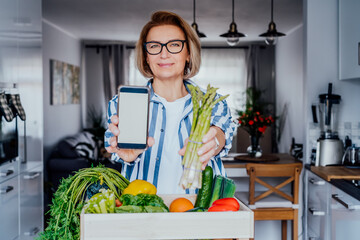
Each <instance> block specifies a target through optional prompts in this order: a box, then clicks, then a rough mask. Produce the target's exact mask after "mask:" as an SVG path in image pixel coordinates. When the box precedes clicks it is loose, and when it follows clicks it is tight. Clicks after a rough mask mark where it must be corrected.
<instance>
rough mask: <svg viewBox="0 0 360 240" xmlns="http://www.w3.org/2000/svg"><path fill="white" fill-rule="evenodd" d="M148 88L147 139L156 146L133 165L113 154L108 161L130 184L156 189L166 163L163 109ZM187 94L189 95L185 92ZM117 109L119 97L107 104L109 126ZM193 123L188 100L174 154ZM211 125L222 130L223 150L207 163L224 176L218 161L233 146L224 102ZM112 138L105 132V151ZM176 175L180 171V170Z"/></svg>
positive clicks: (233, 126)
mask: <svg viewBox="0 0 360 240" xmlns="http://www.w3.org/2000/svg"><path fill="white" fill-rule="evenodd" d="M184 84H185V87H186V86H187V85H188V84H192V85H196V84H195V83H194V82H192V81H191V80H184ZM147 85H148V87H149V88H150V109H149V136H150V137H153V138H154V139H155V144H154V145H153V146H152V147H149V148H148V149H147V150H146V151H145V152H143V153H142V154H140V155H139V156H138V158H137V159H136V160H135V161H134V162H131V163H128V162H125V161H123V160H122V159H121V158H119V156H118V155H117V154H116V153H113V154H112V157H111V159H112V160H113V161H116V162H120V163H122V171H121V174H122V175H123V176H125V177H126V178H127V179H129V180H130V181H133V180H135V179H143V180H146V181H148V182H151V183H152V184H154V185H155V186H156V187H157V185H158V178H159V168H160V165H161V161H165V160H164V159H162V153H163V148H166V147H167V146H166V143H164V136H165V125H166V109H165V107H164V106H163V104H162V103H161V101H160V99H159V98H158V97H157V96H156V94H154V90H153V88H152V81H151V80H150V81H149V82H148V84H147ZM186 88H187V87H186ZM187 90H188V89H187ZM202 91H204V90H202ZM188 92H190V91H189V90H188ZM218 97H219V95H217V96H216V98H218ZM117 105H118V96H117V95H116V96H114V97H113V98H112V99H111V100H110V102H109V107H108V112H107V115H108V123H111V120H110V119H111V117H112V116H113V115H116V114H117ZM192 119H193V104H192V101H191V98H189V99H188V100H187V101H186V102H185V105H184V108H183V111H182V117H181V120H180V126H179V130H178V137H179V143H180V146H179V149H174V151H176V152H177V151H179V150H180V149H181V148H182V147H183V146H184V141H185V139H186V138H188V137H189V136H190V130H191V124H192ZM211 125H213V126H217V127H219V128H221V129H222V130H223V132H224V133H225V146H224V148H223V149H222V150H221V151H220V153H219V154H218V155H216V156H214V157H212V158H211V159H210V161H209V163H208V165H210V166H211V167H212V168H213V171H214V174H220V175H223V176H225V175H226V173H225V168H224V165H223V163H222V161H221V157H224V156H226V155H227V154H228V152H229V150H230V148H231V146H232V139H233V134H234V131H235V124H234V123H233V121H232V118H231V113H230V109H229V108H228V105H227V103H226V101H225V100H223V101H221V102H219V103H218V104H216V105H215V107H214V109H213V111H212V114H211ZM112 136H113V134H112V133H111V131H110V130H109V129H107V130H106V132H105V147H108V146H110V138H111V137H112ZM179 171H182V169H179ZM184 193H194V191H189V190H186V191H184Z"/></svg>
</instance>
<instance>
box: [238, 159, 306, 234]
mask: <svg viewBox="0 0 360 240" xmlns="http://www.w3.org/2000/svg"><path fill="white" fill-rule="evenodd" d="M301 169H302V163H301V162H298V163H291V164H260V163H249V164H246V170H247V173H248V175H249V176H250V179H249V193H248V194H247V193H239V192H237V193H236V194H235V195H236V197H237V198H239V199H240V200H242V201H243V202H244V203H246V202H248V204H249V207H250V209H252V210H253V211H254V220H255V221H258V220H281V228H282V239H283V240H285V239H286V238H287V220H292V239H293V240H297V239H298V208H299V205H298V203H299V175H300V172H301ZM270 177H271V178H270ZM265 178H267V180H265ZM277 178H280V180H281V182H280V184H278V183H276V184H273V183H269V180H272V181H275V180H276V179H277ZM284 178H286V180H284ZM278 180H279V179H278ZM255 183H259V184H260V185H261V187H262V188H263V189H265V190H263V191H260V192H258V191H255ZM288 184H291V185H292V187H291V190H289V189H287V191H286V190H282V188H283V187H285V186H286V185H288ZM274 185H276V186H274ZM264 187H265V188H264Z"/></svg>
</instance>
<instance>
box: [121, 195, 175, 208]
mask: <svg viewBox="0 0 360 240" xmlns="http://www.w3.org/2000/svg"><path fill="white" fill-rule="evenodd" d="M119 200H120V202H121V203H122V205H121V206H120V207H116V208H115V212H116V213H142V212H143V213H153V212H169V209H168V207H167V206H166V205H165V203H164V201H163V200H162V198H161V197H159V196H157V195H155V194H146V193H140V194H137V195H132V194H123V195H121V197H120V199H119Z"/></svg>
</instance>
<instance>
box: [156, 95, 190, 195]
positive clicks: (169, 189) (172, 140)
mask: <svg viewBox="0 0 360 240" xmlns="http://www.w3.org/2000/svg"><path fill="white" fill-rule="evenodd" d="M157 96H158V95H157ZM190 97H191V95H190V94H187V95H186V96H185V97H182V98H179V99H177V100H175V101H174V102H168V101H166V100H165V99H164V98H162V97H160V96H158V98H159V99H160V101H161V103H162V104H163V105H164V107H165V111H166V126H165V137H164V146H163V152H162V156H161V165H160V169H159V179H158V186H157V189H158V192H157V193H158V194H165V193H166V194H170V193H171V194H184V193H185V190H183V189H182V187H180V186H179V182H180V178H181V175H182V172H183V171H182V165H181V161H182V158H181V156H180V154H179V150H180V149H179V146H180V144H179V135H178V131H179V124H180V120H181V116H182V113H183V109H184V106H185V102H186V101H187V100H188V99H189V98H190ZM174 186H176V187H174Z"/></svg>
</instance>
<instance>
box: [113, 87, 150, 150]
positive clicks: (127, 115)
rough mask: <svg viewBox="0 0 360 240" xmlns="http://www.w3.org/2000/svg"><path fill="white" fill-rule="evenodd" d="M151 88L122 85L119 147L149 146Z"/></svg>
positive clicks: (143, 147) (119, 107)
mask: <svg viewBox="0 0 360 240" xmlns="http://www.w3.org/2000/svg"><path fill="white" fill-rule="evenodd" d="M149 102H150V90H149V88H148V87H138V86H120V87H119V93H118V116H119V125H118V128H119V131H120V134H119V136H118V143H117V145H118V148H128V149H145V148H146V147H147V138H148V125H149V124H148V123H149Z"/></svg>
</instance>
